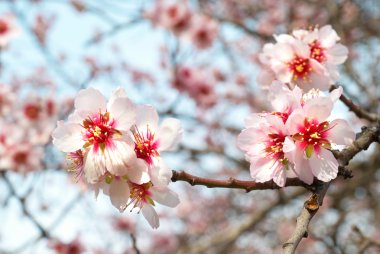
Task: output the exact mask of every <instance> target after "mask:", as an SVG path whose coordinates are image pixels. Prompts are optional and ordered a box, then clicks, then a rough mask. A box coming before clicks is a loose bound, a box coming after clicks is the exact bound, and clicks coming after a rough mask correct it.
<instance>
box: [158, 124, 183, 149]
mask: <svg viewBox="0 0 380 254" xmlns="http://www.w3.org/2000/svg"><path fill="white" fill-rule="evenodd" d="M182 132H183V130H182V126H181V122H180V121H179V120H178V119H175V118H167V119H165V120H164V121H163V122H162V124H161V126H160V127H159V129H158V132H157V139H158V141H159V147H158V149H159V151H172V150H174V149H175V148H176V146H177V145H178V143H179V142H180V141H181V137H182Z"/></svg>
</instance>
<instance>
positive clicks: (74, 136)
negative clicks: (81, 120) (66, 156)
mask: <svg viewBox="0 0 380 254" xmlns="http://www.w3.org/2000/svg"><path fill="white" fill-rule="evenodd" d="M81 131H82V127H81V126H80V125H79V124H76V123H66V124H65V123H64V122H63V121H59V122H58V123H57V128H55V130H54V131H53V133H52V137H53V144H54V145H55V146H56V147H57V148H58V149H59V150H61V151H62V152H65V153H69V152H75V151H77V150H79V149H81V148H82V147H83V145H84V143H85V142H84V141H83V137H82V133H81Z"/></svg>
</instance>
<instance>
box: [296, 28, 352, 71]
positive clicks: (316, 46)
mask: <svg viewBox="0 0 380 254" xmlns="http://www.w3.org/2000/svg"><path fill="white" fill-rule="evenodd" d="M293 35H294V36H295V37H296V38H298V39H300V40H302V41H304V42H305V43H307V44H308V45H309V47H310V56H311V58H313V59H315V60H317V61H318V62H320V63H322V64H323V63H325V62H329V63H331V64H333V65H336V64H342V63H344V61H346V59H347V55H348V49H347V48H346V47H345V46H343V45H342V44H340V43H337V42H338V41H339V40H340V37H339V36H338V34H337V33H336V32H335V30H334V29H332V27H331V26H330V25H326V26H323V27H322V28H320V29H319V28H314V29H313V30H311V31H307V30H295V31H293Z"/></svg>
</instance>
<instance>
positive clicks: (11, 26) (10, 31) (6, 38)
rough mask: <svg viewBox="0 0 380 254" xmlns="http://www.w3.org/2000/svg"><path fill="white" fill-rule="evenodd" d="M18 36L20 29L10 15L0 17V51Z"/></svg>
mask: <svg viewBox="0 0 380 254" xmlns="http://www.w3.org/2000/svg"><path fill="white" fill-rule="evenodd" d="M19 34H20V29H19V27H18V26H17V25H16V21H15V17H14V16H13V15H12V14H5V15H3V16H1V17H0V49H2V48H4V47H6V46H7V45H8V44H9V42H10V41H11V40H12V39H14V38H15V37H17V36H19Z"/></svg>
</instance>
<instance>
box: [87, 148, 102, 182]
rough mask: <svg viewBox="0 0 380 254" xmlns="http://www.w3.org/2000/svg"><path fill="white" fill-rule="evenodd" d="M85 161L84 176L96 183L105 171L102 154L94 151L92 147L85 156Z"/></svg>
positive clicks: (88, 180)
mask: <svg viewBox="0 0 380 254" xmlns="http://www.w3.org/2000/svg"><path fill="white" fill-rule="evenodd" d="M84 160H85V163H84V168H83V171H84V176H85V178H86V181H87V182H88V183H90V184H95V183H97V182H98V181H99V179H100V177H101V176H102V175H103V174H104V173H105V166H104V164H103V162H102V161H101V159H100V156H99V155H98V154H96V153H94V152H93V150H92V149H91V150H90V151H89V152H88V153H87V156H85V159H84Z"/></svg>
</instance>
